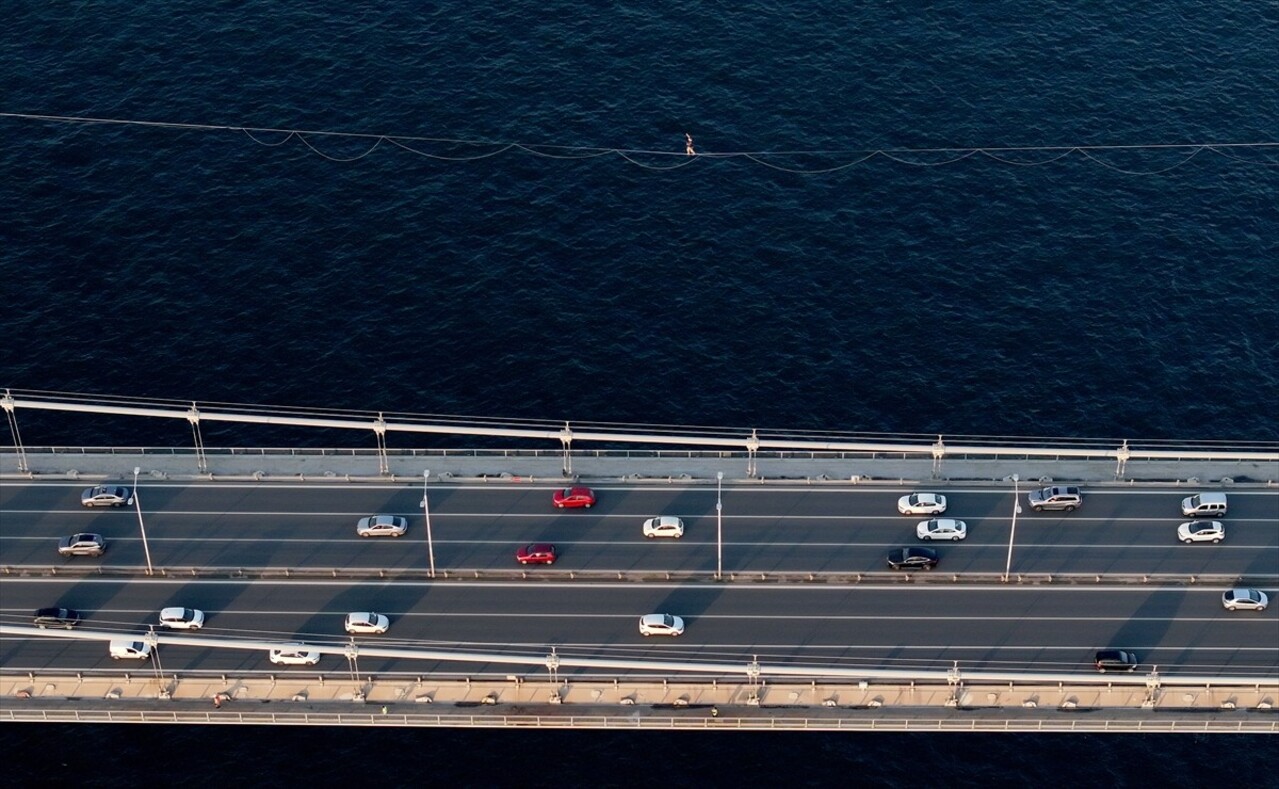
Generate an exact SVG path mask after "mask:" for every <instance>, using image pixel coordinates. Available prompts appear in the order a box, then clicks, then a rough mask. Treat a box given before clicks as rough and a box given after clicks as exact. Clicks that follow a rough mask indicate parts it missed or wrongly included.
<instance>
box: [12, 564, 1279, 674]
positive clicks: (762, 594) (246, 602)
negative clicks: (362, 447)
mask: <svg viewBox="0 0 1279 789" xmlns="http://www.w3.org/2000/svg"><path fill="white" fill-rule="evenodd" d="M1221 591H1222V590H1221V589H1219V588H1204V587H1184V588H1171V589H1169V588H1158V587H1134V588H1126V587H1118V588H1117V587H1073V586H1045V587H1029V586H1017V585H1013V586H1008V587H1002V586H1001V587H990V586H977V587H928V586H921V585H915V584H901V585H865V586H839V587H826V586H823V585H818V586H790V585H758V586H755V585H716V584H704V585H679V584H590V585H586V584H577V583H545V582H528V583H429V582H421V583H418V582H413V583H404V582H392V581H383V582H375V583H368V582H366V583H351V582H344V581H336V580H330V581H293V582H272V581H237V580H199V579H185V580H183V579H169V580H148V581H139V582H133V583H130V582H127V581H118V580H109V579H38V580H37V579H17V578H15V579H9V580H6V581H5V595H4V598H5V599H4V606H3V608H2V609H0V613H3V615H4V618H5V621H6V622H10V623H20V622H21V621H22V620H24V619H26V618H28V617H29V616H30V612H31V611H33V610H35V609H36V608H40V607H43V606H48V605H62V606H66V607H71V608H76V609H79V610H81V611H83V612H84V613H85V615H86V626H93V627H103V628H109V629H117V628H118V629H122V630H126V631H127V630H132V629H145V628H146V627H147V626H148V625H153V624H155V623H156V615H157V613H158V611H159V610H160V609H161V608H164V607H166V606H184V607H192V608H200V609H201V610H204V611H205V612H206V614H207V615H208V619H207V621H206V628H207V629H209V630H210V632H212V631H213V630H217V631H218V632H221V633H223V634H226V635H241V636H253V637H257V636H259V635H265V634H270V635H272V636H273V637H290V636H291V635H293V634H299V633H301V634H307V635H308V636H316V637H319V636H323V635H324V634H326V633H328V634H331V635H334V636H337V637H339V638H345V636H344V635H343V634H342V632H341V618H342V616H343V615H344V614H345V613H346V612H348V611H354V610H377V611H379V612H381V613H386V614H388V615H393V616H395V617H397V619H395V620H394V621H393V626H392V634H393V635H396V636H398V637H409V638H414V639H418V638H432V637H433V636H432V634H431V633H429V632H419V631H418V630H412V631H409V632H408V634H407V635H405V633H403V632H402V628H400V627H397V626H396V625H397V624H398V623H399V619H398V617H400V616H401V615H403V616H405V617H408V618H406V619H405V620H404V621H406V622H416V623H417V624H418V625H423V622H424V621H425V619H431V618H439V619H440V620H441V622H446V623H451V624H448V627H450V628H457V627H467V626H468V625H466V624H464V623H465V622H466V621H467V620H468V619H470V618H474V619H475V622H476V623H477V624H475V625H473V627H474V628H475V629H476V630H477V631H479V633H480V634H481V635H482V633H483V631H486V630H488V627H487V626H486V625H484V624H483V623H484V622H485V621H489V620H493V621H497V620H504V619H507V618H509V619H512V620H519V619H520V618H521V617H527V618H528V619H529V620H530V621H533V622H536V621H537V620H540V619H545V618H558V619H563V618H569V619H571V618H572V617H574V616H581V617H583V618H584V619H588V620H589V619H592V618H605V619H607V618H618V617H620V618H621V619H624V620H627V621H630V620H632V619H636V618H638V616H639V615H641V614H645V613H652V612H658V611H664V612H670V613H676V614H679V615H681V616H685V617H689V618H690V619H691V620H692V621H696V619H697V618H698V617H701V616H706V617H711V618H714V619H719V620H723V621H724V622H732V621H734V620H735V619H738V620H741V621H743V622H748V621H750V620H752V619H759V620H767V621H771V622H786V621H794V622H801V623H802V622H812V623H815V624H814V626H815V627H820V626H821V624H822V622H824V621H826V620H839V621H845V622H859V623H864V622H877V621H878V622H887V623H890V625H891V626H895V624H896V623H900V622H912V623H918V622H949V623H952V625H953V626H954V627H955V628H956V629H957V630H961V631H964V632H963V633H961V635H962V636H963V638H960V639H959V640H958V641H957V643H963V642H964V639H965V638H967V635H966V634H967V633H968V632H970V631H971V630H972V629H973V628H974V627H980V626H981V625H982V624H983V623H986V622H1000V623H1011V624H1012V625H1016V624H1018V623H1027V622H1057V623H1060V622H1075V621H1081V622H1082V621H1085V620H1087V621H1096V622H1107V623H1115V622H1130V621H1136V622H1144V621H1149V622H1177V621H1181V620H1185V621H1192V620H1193V621H1200V622H1205V623H1208V624H1209V625H1212V626H1214V627H1218V626H1219V627H1221V628H1222V633H1223V635H1226V636H1229V635H1230V634H1233V633H1236V632H1237V631H1238V629H1239V627H1240V626H1241V625H1240V623H1255V622H1268V623H1270V625H1271V626H1274V625H1275V623H1276V622H1277V621H1279V614H1277V613H1276V610H1275V609H1269V610H1267V611H1265V612H1260V613H1258V612H1229V611H1226V610H1224V608H1222V606H1221ZM1271 591H1273V590H1271ZM281 618H282V619H281ZM424 618H425V619H424ZM91 622H92V623H95V624H92V625H90V623H91ZM281 622H284V625H283V626H282V625H281ZM458 622H462V623H463V624H461V625H459V624H458ZM965 623H968V624H965ZM876 626H877V627H883V626H885V625H876ZM1001 627H1002V625H1001ZM427 629H428V630H429V628H427ZM626 630H628V631H629V628H626ZM539 632H540V631H539ZM908 632H915V634H916V638H918V637H919V636H926V637H931V631H930V632H929V633H923V632H916V631H915V630H914V626H913V625H912V626H911V628H910V629H909V630H908ZM462 635H467V634H462V633H458V632H454V631H450V632H448V633H446V634H443V635H441V636H440V637H441V638H444V639H446V640H449V639H457V638H459V637H461V636H462ZM475 635H476V633H470V634H469V636H475ZM534 641H537V642H541V641H545V638H538V639H534ZM588 641H589V642H592V643H596V642H598V641H599V639H598V638H591V639H588ZM840 641H841V642H842V637H841V639H840ZM909 641H910V639H907V640H906V641H904V642H902V643H909ZM796 643H801V642H796ZM802 643H808V641H807V640H805V641H803V642H802ZM1223 643H1225V645H1227V646H1231V645H1233V646H1244V645H1247V643H1248V642H1247V641H1239V642H1232V641H1227V642H1223ZM1276 658H1279V654H1277V655H1276Z"/></svg>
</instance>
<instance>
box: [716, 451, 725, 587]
mask: <svg viewBox="0 0 1279 789" xmlns="http://www.w3.org/2000/svg"><path fill="white" fill-rule="evenodd" d="M723 489H724V472H722V471H717V472H715V580H716V581H718V580H720V577H721V576H723V575H724V495H723Z"/></svg>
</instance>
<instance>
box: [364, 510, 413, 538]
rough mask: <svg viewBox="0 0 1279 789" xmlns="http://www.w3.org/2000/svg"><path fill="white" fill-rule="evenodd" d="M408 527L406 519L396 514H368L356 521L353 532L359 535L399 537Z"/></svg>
mask: <svg viewBox="0 0 1279 789" xmlns="http://www.w3.org/2000/svg"><path fill="white" fill-rule="evenodd" d="M408 528H409V522H408V520H407V519H405V518H401V517H399V516H398V515H370V516H369V517H367V518H360V520H359V521H357V522H356V524H355V533H356V534H358V535H360V536H361V537H399V536H400V535H402V534H404V532H406V531H408Z"/></svg>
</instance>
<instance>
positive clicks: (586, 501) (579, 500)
mask: <svg viewBox="0 0 1279 789" xmlns="http://www.w3.org/2000/svg"><path fill="white" fill-rule="evenodd" d="M551 501H552V502H553V503H554V504H555V506H556V507H559V508H560V509H564V508H565V507H589V506H591V505H592V504H594V503H595V491H593V490H591V489H590V488H561V489H560V490H557V491H555V496H554V498H552V499H551Z"/></svg>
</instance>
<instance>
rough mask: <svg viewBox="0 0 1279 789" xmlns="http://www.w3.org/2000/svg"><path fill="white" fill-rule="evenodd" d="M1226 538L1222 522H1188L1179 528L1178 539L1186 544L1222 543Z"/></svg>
mask: <svg viewBox="0 0 1279 789" xmlns="http://www.w3.org/2000/svg"><path fill="white" fill-rule="evenodd" d="M1225 537H1226V527H1225V526H1222V525H1221V521H1186V522H1185V523H1183V524H1181V525H1180V526H1178V527H1177V539H1179V540H1181V541H1182V542H1185V543H1191V542H1221V541H1222V540H1223V539H1225Z"/></svg>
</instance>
